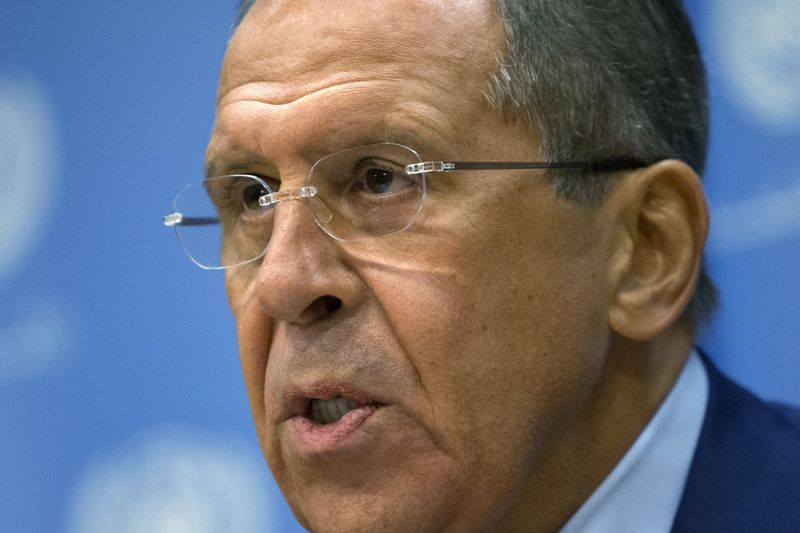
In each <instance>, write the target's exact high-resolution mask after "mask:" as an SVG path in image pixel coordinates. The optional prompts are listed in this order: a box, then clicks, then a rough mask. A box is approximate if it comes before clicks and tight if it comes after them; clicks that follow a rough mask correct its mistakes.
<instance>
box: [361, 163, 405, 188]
mask: <svg viewBox="0 0 800 533" xmlns="http://www.w3.org/2000/svg"><path fill="white" fill-rule="evenodd" d="M356 183H357V186H358V187H360V188H362V189H363V190H364V191H366V192H368V193H372V194H392V193H395V192H398V191H400V190H402V189H404V188H406V187H408V186H410V185H412V181H411V180H410V179H409V178H408V177H407V176H406V174H405V171H404V170H403V167H401V166H398V165H393V164H390V163H385V162H381V163H375V162H362V163H361V164H359V165H358V167H357V169H356Z"/></svg>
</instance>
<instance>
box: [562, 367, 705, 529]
mask: <svg viewBox="0 0 800 533" xmlns="http://www.w3.org/2000/svg"><path fill="white" fill-rule="evenodd" d="M707 403H708V374H707V372H706V369H705V367H704V366H703V363H702V362H701V361H700V357H699V356H698V355H697V353H696V352H695V351H692V353H691V354H690V356H689V359H688V361H687V363H686V365H685V366H684V369H683V371H682V372H681V375H680V377H679V378H678V380H677V381H676V382H675V385H674V386H673V388H672V391H671V392H670V393H669V395H668V396H667V398H666V400H664V403H663V404H661V407H659V408H658V411H656V414H655V415H654V416H653V418H652V420H650V423H648V424H647V427H645V429H644V431H642V433H641V434H640V435H639V437H638V438H637V439H636V442H634V443H633V446H631V448H630V449H629V450H628V452H627V453H626V454H625V456H624V457H623V458H622V460H621V461H620V462H619V463H618V464H617V466H616V467H615V468H614V470H612V471H611V473H610V474H609V475H608V477H607V478H606V479H605V481H603V483H602V484H601V485H600V487H598V489H597V490H596V491H595V492H594V493H593V494H592V495H591V497H589V499H588V500H586V502H585V503H584V504H583V506H581V508H580V509H578V511H577V512H576V513H575V514H574V515H573V516H572V518H571V519H570V520H569V522H567V524H566V525H565V526H564V527H563V528H562V529H561V533H607V532H608V533H611V532H613V533H629V532H630V533H634V532H635V533H639V532H642V531H647V532H653V533H655V532H661V531H664V532H668V531H669V530H670V529H671V528H672V522H673V521H674V519H675V513H677V511H678V505H679V504H680V500H681V495H682V494H683V487H684V485H685V484H686V477H687V476H688V474H689V466H690V465H691V462H692V457H693V456H694V450H695V447H696V446H697V440H698V438H699V436H700V429H701V428H702V425H703V419H704V417H705V412H706V405H707Z"/></svg>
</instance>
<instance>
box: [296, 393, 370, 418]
mask: <svg viewBox="0 0 800 533" xmlns="http://www.w3.org/2000/svg"><path fill="white" fill-rule="evenodd" d="M358 407H361V404H359V403H358V402H355V401H353V400H346V399H344V398H342V397H341V396H337V397H336V398H333V399H330V400H320V399H312V400H311V401H310V402H309V413H308V416H309V418H311V420H313V421H314V422H316V423H317V424H321V425H327V424H332V423H334V422H338V421H339V420H341V419H342V417H343V416H344V415H346V414H347V413H349V412H351V411H353V410H354V409H357V408H358Z"/></svg>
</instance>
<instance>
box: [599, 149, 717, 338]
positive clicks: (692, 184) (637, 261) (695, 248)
mask: <svg viewBox="0 0 800 533" xmlns="http://www.w3.org/2000/svg"><path fill="white" fill-rule="evenodd" d="M612 196H613V197H614V200H613V201H614V203H615V205H616V206H617V215H618V217H619V218H618V222H619V226H618V227H619V229H620V234H619V235H620V239H619V241H618V242H619V244H620V245H619V246H618V247H617V251H616V252H615V257H614V260H613V261H612V262H611V265H612V272H611V276H612V277H611V279H612V285H611V288H612V294H611V295H610V302H609V304H610V307H609V325H610V326H611V328H612V329H613V330H614V331H615V332H617V333H618V334H620V335H623V336H624V337H627V338H629V339H634V340H639V341H645V340H651V339H653V338H654V337H656V336H657V335H659V334H660V333H662V332H663V331H665V330H666V329H667V328H668V327H669V326H671V325H672V324H674V323H675V322H677V321H678V319H679V318H680V316H681V313H682V312H683V310H684V308H685V307H686V306H687V305H688V303H689V300H690V299H691V297H692V294H693V293H694V288H695V285H696V284H697V279H698V276H699V275H700V264H701V259H702V254H703V247H704V245H705V241H706V236H707V235H708V205H707V203H706V198H705V193H704V192H703V186H702V183H701V182H700V178H699V177H698V175H697V174H696V173H695V172H694V170H692V168H691V167H689V166H688V165H686V164H685V163H683V162H681V161H677V160H666V161H661V162H659V163H656V164H655V165H652V166H650V167H648V168H646V169H644V170H642V171H640V172H637V173H636V174H633V175H631V176H628V177H626V178H623V180H622V181H621V182H620V183H619V184H618V187H617V188H616V189H615V190H614V192H612Z"/></svg>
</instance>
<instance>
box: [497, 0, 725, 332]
mask: <svg viewBox="0 0 800 533" xmlns="http://www.w3.org/2000/svg"><path fill="white" fill-rule="evenodd" d="M496 1H497V5H496V8H497V10H498V14H499V15H500V17H501V18H502V19H503V22H504V24H505V29H506V37H507V45H506V51H505V53H503V54H500V55H499V56H498V68H497V70H496V71H495V72H494V73H493V75H492V76H491V79H490V80H489V86H490V88H489V92H488V94H487V97H488V99H489V102H490V104H492V105H493V106H494V107H495V108H497V109H500V110H502V112H503V113H504V114H506V116H507V118H508V119H510V120H522V121H523V122H524V123H525V124H526V125H528V126H529V127H531V128H533V129H534V130H535V131H537V132H539V134H540V136H541V139H542V148H543V152H544V155H545V157H546V158H547V159H548V160H550V161H592V160H604V159H613V158H619V157H624V158H634V159H638V160H641V161H645V162H654V161H658V160H660V159H664V158H677V159H680V160H682V161H684V162H686V163H687V164H689V165H690V166H691V167H692V168H694V170H695V171H696V172H697V173H698V174H700V175H702V173H703V171H704V168H705V159H706V151H707V147H708V130H709V113H708V89H707V85H706V75H705V67H704V66H703V60H702V57H701V55H700V50H699V47H698V45H697V41H696V38H695V35H694V32H693V30H692V26H691V23H690V22H689V18H688V16H687V15H686V12H685V10H684V8H683V5H682V2H681V0H496ZM552 179H553V182H554V186H555V189H556V191H558V192H559V193H560V194H561V195H563V196H564V197H566V198H569V199H572V200H574V201H576V202H583V203H596V202H599V201H601V200H602V198H603V196H604V194H605V192H606V191H607V190H608V189H609V187H610V185H612V184H613V179H614V177H613V175H609V174H598V173H588V174H587V173H583V174H578V173H574V172H569V173H566V172H563V171H557V172H554V173H553V176H552ZM716 303H717V290H716V288H715V287H714V284H713V282H712V281H711V278H710V277H709V276H708V273H707V271H706V269H705V267H704V268H703V269H702V271H701V274H700V279H699V282H698V286H697V289H696V290H695V293H694V295H693V297H692V300H691V302H690V303H689V306H688V307H687V308H686V310H685V311H684V314H683V318H684V319H685V320H686V321H687V322H688V323H689V324H691V325H692V326H694V327H697V326H699V325H702V324H703V323H706V322H708V321H709V320H710V318H711V316H712V315H713V312H714V310H715V308H716Z"/></svg>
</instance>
